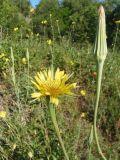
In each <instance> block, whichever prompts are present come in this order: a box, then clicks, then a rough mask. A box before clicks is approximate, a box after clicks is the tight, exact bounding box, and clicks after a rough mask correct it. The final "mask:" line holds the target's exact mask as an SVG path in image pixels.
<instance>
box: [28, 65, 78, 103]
mask: <svg viewBox="0 0 120 160" xmlns="http://www.w3.org/2000/svg"><path fill="white" fill-rule="evenodd" d="M69 77H70V76H69V75H67V74H65V73H64V71H60V69H59V68H58V69H57V70H56V72H55V74H54V75H53V73H52V71H51V70H50V69H49V70H48V71H43V72H39V73H37V75H36V76H35V77H34V79H35V81H32V83H33V84H34V86H35V87H36V88H37V90H38V92H35V93H32V95H31V96H32V98H36V99H39V98H41V97H44V96H49V97H50V102H51V103H53V104H55V105H58V103H59V100H58V98H59V96H62V95H64V94H70V95H72V94H73V93H72V92H71V90H72V89H73V88H75V86H76V83H72V84H67V83H66V82H67V80H68V79H69Z"/></svg>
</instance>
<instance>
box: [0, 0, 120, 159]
mask: <svg viewBox="0 0 120 160" xmlns="http://www.w3.org/2000/svg"><path fill="white" fill-rule="evenodd" d="M14 4H16V5H14ZM49 4H51V5H49ZM80 4H81V5H80ZM99 5H100V2H98V1H97V0H96V1H92V0H91V1H89V0H76V3H75V2H74V1H73V0H64V1H63V3H62V2H61V4H59V3H58V2H57V1H55V0H51V1H49V0H46V3H45V1H42V0H41V3H40V4H38V6H37V7H36V9H33V8H32V6H31V5H30V4H29V3H28V1H25V0H23V1H21V3H19V2H18V1H16V0H11V1H9V0H4V1H2V3H1V4H0V8H1V9H0V15H1V16H0V17H1V18H0V23H1V32H0V160H32V159H33V160H64V159H65V157H64V154H63V151H62V148H61V145H60V143H59V140H58V138H57V135H56V133H55V130H54V126H53V124H52V121H51V117H50V113H49V110H48V106H47V105H46V101H45V99H43V98H42V99H39V100H37V101H36V100H34V99H32V97H31V94H32V93H33V92H34V91H35V88H34V85H33V84H32V82H31V80H32V78H33V77H34V76H35V75H36V73H37V72H40V71H44V70H46V69H49V68H50V66H51V63H52V64H53V66H54V69H55V70H56V69H57V68H60V70H64V71H65V73H67V74H72V76H71V77H70V79H69V82H70V83H73V82H76V83H77V87H76V88H75V89H74V90H73V91H74V93H75V95H74V96H70V95H65V96H62V97H60V103H59V105H58V106H57V107H56V117H57V121H58V126H59V129H60V130H59V131H60V135H61V137H62V139H63V141H64V145H65V148H66V150H67V153H68V155H69V157H70V160H101V159H102V158H101V157H100V155H99V153H98V151H97V149H96V142H95V140H94V134H93V127H92V126H93V119H94V106H95V99H96V81H97V71H96V60H95V57H94V54H93V50H94V41H95V36H96V34H95V33H96V26H97V19H98V16H97V15H98V14H97V10H98V6H99ZM103 5H104V6H105V8H106V19H107V41H108V47H109V48H108V54H107V58H106V60H105V64H104V70H103V78H102V90H101V95H100V103H99V111H98V118H97V130H98V135H99V141H100V145H101V148H102V151H103V153H104V155H105V157H106V158H107V160H119V159H120V146H119V145H120V139H119V138H120V109H119V107H120V106H119V104H120V87H119V86H120V67H119V64H120V56H119V53H120V51H119V46H120V45H119V44H120V43H119V42H120V39H119V34H120V33H119V23H120V21H119V18H120V13H119V8H120V3H119V1H117V0H113V1H112V0H110V1H107V0H106V1H104V2H103ZM80 7H81V9H80ZM6 12H7V14H6ZM86 15H87V16H86ZM115 21H116V23H115ZM83 22H84V23H83Z"/></svg>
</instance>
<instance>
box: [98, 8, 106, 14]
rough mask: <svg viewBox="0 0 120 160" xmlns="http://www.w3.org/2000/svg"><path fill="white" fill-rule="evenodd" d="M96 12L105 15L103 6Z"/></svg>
mask: <svg viewBox="0 0 120 160" xmlns="http://www.w3.org/2000/svg"><path fill="white" fill-rule="evenodd" d="M98 13H99V15H100V16H104V15H105V10H104V8H103V6H100V8H99V11H98Z"/></svg>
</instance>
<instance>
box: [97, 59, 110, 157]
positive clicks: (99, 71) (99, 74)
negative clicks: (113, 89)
mask: <svg viewBox="0 0 120 160" xmlns="http://www.w3.org/2000/svg"><path fill="white" fill-rule="evenodd" d="M103 64H104V61H101V62H98V63H97V93H96V102H95V112H94V134H95V140H96V144H97V149H98V152H99V154H100V155H101V157H102V158H103V159H104V160H107V159H106V158H105V156H104V154H103V152H102V149H101V147H100V144H99V140H98V135H97V114H98V104H99V98H100V89H101V80H102V71H103Z"/></svg>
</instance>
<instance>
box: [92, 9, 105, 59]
mask: <svg viewBox="0 0 120 160" xmlns="http://www.w3.org/2000/svg"><path fill="white" fill-rule="evenodd" d="M98 13H99V20H98V28H97V34H96V42H95V48H94V54H95V56H96V58H97V61H98V62H101V61H104V60H105V58H106V55H107V42H106V38H107V36H106V22H105V11H104V8H103V6H100V8H99V12H98Z"/></svg>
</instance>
